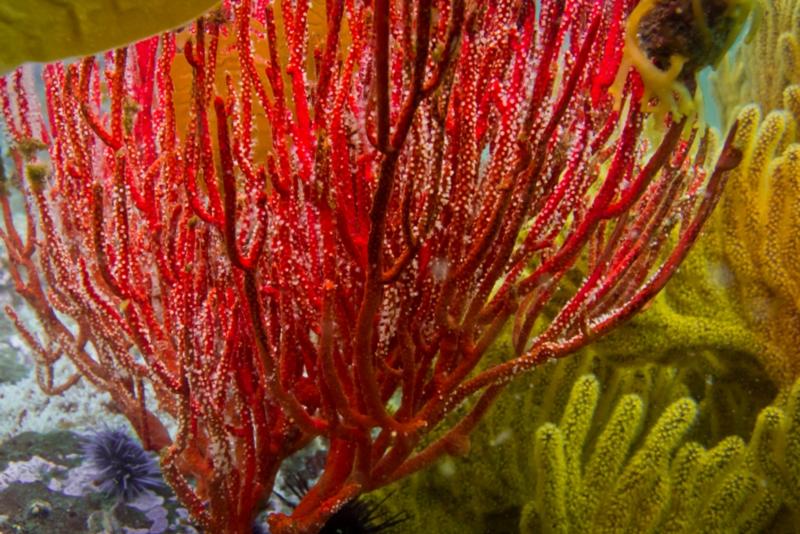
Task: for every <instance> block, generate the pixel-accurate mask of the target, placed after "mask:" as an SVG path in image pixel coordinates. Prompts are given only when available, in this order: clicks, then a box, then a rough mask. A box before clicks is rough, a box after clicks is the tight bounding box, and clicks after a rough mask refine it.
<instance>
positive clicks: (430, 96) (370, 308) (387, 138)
mask: <svg viewBox="0 0 800 534" xmlns="http://www.w3.org/2000/svg"><path fill="white" fill-rule="evenodd" d="M537 4H540V5H541V7H540V9H539V10H537ZM632 4H633V2H632V1H631V0H606V1H597V0H567V1H563V0H543V1H542V2H540V3H537V2H533V1H523V2H516V1H514V2H512V1H498V2H464V1H463V0H455V1H449V0H435V1H434V0H416V1H414V2H389V1H388V0H375V2H373V3H364V2H354V1H352V0H347V1H344V0H330V1H328V2H326V3H325V5H326V8H327V9H323V8H322V7H320V6H318V5H317V4H316V3H313V4H311V5H310V4H309V2H294V3H293V2H289V1H283V2H281V3H280V10H276V8H275V6H273V4H272V3H271V2H265V1H263V0H229V1H228V2H226V3H225V5H224V6H223V7H222V8H221V10H220V11H219V12H217V13H213V14H211V15H208V16H206V17H203V18H202V19H199V20H198V21H196V22H195V23H194V24H193V25H192V27H191V30H190V31H189V30H187V31H184V32H182V33H167V34H165V35H162V36H159V37H153V38H151V39H147V40H145V41H143V42H140V43H137V44H133V45H130V46H128V47H125V48H120V49H117V50H114V51H112V52H109V53H107V54H105V55H103V56H102V57H98V58H85V59H82V60H80V61H77V62H74V63H68V64H53V65H48V66H46V67H44V73H43V78H44V86H45V98H44V105H43V108H44V112H42V111H40V106H39V104H38V102H37V99H36V98H35V97H34V92H33V90H32V89H31V88H30V87H29V86H28V85H26V82H25V77H26V76H27V74H25V73H24V72H23V71H22V70H20V71H18V72H17V73H14V74H12V75H10V76H9V78H8V79H4V80H2V82H0V98H2V102H0V103H1V104H2V111H3V115H4V118H5V127H6V130H7V132H8V134H9V137H10V139H11V140H12V145H13V146H12V151H11V157H12V160H13V163H14V166H15V168H16V173H17V175H19V176H25V175H26V174H27V176H29V178H30V179H29V181H28V183H23V182H22V181H19V186H20V188H21V191H22V193H23V197H24V200H25V203H26V210H27V211H26V213H27V216H28V223H29V226H28V230H27V232H25V235H21V234H20V232H19V231H18V229H17V228H15V227H14V225H13V221H12V214H11V205H10V200H9V195H8V194H6V187H5V186H4V188H3V192H4V194H3V195H0V206H2V209H3V214H4V221H5V230H4V231H3V232H2V234H0V236H1V237H2V239H3V240H4V242H5V245H6V247H7V250H8V255H9V260H10V266H9V269H10V272H11V275H12V277H13V279H14V282H15V285H16V289H17V291H18V292H19V294H20V295H21V296H22V297H23V298H24V299H25V300H26V301H27V303H28V304H29V305H30V307H31V308H32V309H33V310H34V311H35V312H36V315H37V316H38V318H39V320H40V321H41V323H42V326H43V328H44V330H43V332H42V334H41V335H42V336H44V340H43V341H40V340H38V339H37V336H35V335H34V334H33V333H31V332H29V331H28V330H27V329H26V328H25V326H24V325H23V324H22V323H21V322H20V321H18V320H17V321H16V322H17V325H18V327H19V328H20V329H21V331H22V332H23V335H24V337H25V338H26V340H27V341H28V342H29V344H30V345H31V346H32V347H33V349H34V351H35V352H36V355H37V365H38V366H39V373H38V376H39V377H40V384H41V385H42V387H43V388H44V389H45V391H48V392H50V393H58V392H60V391H62V390H63V389H66V388H67V387H69V386H70V385H72V384H74V383H75V381H77V380H78V379H79V377H81V378H83V379H85V380H87V381H88V382H90V383H91V384H92V385H93V386H95V387H97V388H99V389H101V390H103V391H106V392H108V393H109V394H110V395H111V397H112V399H113V400H114V402H115V403H116V405H117V406H118V408H119V410H121V411H122V413H124V414H125V415H126V416H127V417H128V419H129V420H130V421H131V423H132V425H133V426H134V428H135V429H136V431H137V432H138V434H139V436H140V437H141V439H142V442H143V444H144V445H145V446H146V447H147V448H149V449H153V450H160V451H161V461H162V467H163V473H164V476H165V478H166V479H167V480H168V481H169V483H170V484H171V485H172V486H173V488H174V489H175V490H176V492H177V494H178V496H179V497H180V499H181V500H182V501H183V503H184V504H185V505H186V507H187V508H188V509H189V510H190V511H191V514H192V516H193V518H194V519H195V520H196V521H197V522H198V523H199V524H200V525H202V526H203V527H205V528H206V529H207V531H209V532H220V533H221V532H226V533H243V532H249V529H250V528H251V521H252V519H253V517H254V516H255V514H256V513H257V512H258V511H259V507H260V506H262V505H263V502H264V500H265V498H267V497H268V496H269V494H270V491H271V488H272V485H273V482H274V480H275V476H276V473H277V471H278V469H279V468H280V466H281V463H282V461H283V460H284V459H285V458H287V457H288V456H289V455H291V454H293V453H294V452H295V451H297V450H299V449H300V448H302V447H303V446H305V445H306V444H308V443H309V442H310V441H311V440H312V439H314V438H315V437H318V436H322V437H323V438H324V439H325V440H327V443H328V446H329V451H330V452H329V454H328V458H327V463H326V466H325V470H324V473H323V475H322V477H321V478H320V480H319V482H318V483H317V484H316V485H315V486H314V487H313V488H311V489H310V491H309V492H308V493H307V494H306V495H305V497H304V498H303V500H302V502H300V503H299V505H298V506H297V508H296V509H295V510H294V512H293V514H292V515H291V516H278V515H275V516H273V517H272V519H271V526H272V531H273V532H276V533H278V532H284V533H288V532H293V533H301V532H315V531H316V530H317V529H319V528H320V526H321V525H323V524H324V523H325V521H326V518H327V516H328V515H330V514H331V513H333V511H335V510H336V509H338V508H340V507H341V506H342V504H343V503H345V502H347V501H349V500H351V499H353V498H355V497H356V496H357V495H359V494H360V493H362V492H365V491H369V490H372V489H375V488H378V487H381V486H384V485H387V484H389V483H391V482H393V481H395V480H397V479H399V478H401V477H404V476H406V475H408V474H410V473H413V472H414V471H416V470H419V469H421V468H424V467H425V466H428V465H430V464H431V462H433V461H434V460H436V459H437V458H438V457H440V456H441V455H442V454H465V453H466V452H467V451H468V449H469V440H468V435H469V433H470V431H471V430H472V429H473V428H474V427H475V425H476V424H477V423H478V422H479V420H480V419H481V417H482V416H483V415H484V413H485V412H486V410H487V409H488V408H489V407H490V406H491V404H492V401H493V400H494V399H495V397H496V396H497V395H498V394H499V393H500V392H501V391H502V390H503V388H504V386H505V385H506V384H508V382H510V381H511V380H512V379H514V378H516V377H518V376H520V375H522V374H523V373H524V372H525V371H527V370H530V369H532V368H534V367H535V366H536V365H538V364H540V363H541V362H544V361H546V360H549V359H552V358H560V357H563V356H566V355H568V354H570V353H572V352H574V351H576V350H577V349H579V348H580V347H582V346H584V345H586V344H587V343H588V342H589V341H591V340H592V339H594V338H596V337H597V336H600V335H602V334H604V333H605V332H607V331H609V330H610V329H612V328H613V327H615V326H616V325H618V324H619V323H621V322H622V321H624V320H625V319H627V318H628V317H630V316H631V315H632V314H634V313H635V312H636V311H638V310H639V309H640V308H641V307H642V306H644V305H645V304H646V303H647V302H648V300H649V299H650V298H652V297H653V295H655V293H656V292H657V291H658V290H659V289H660V288H661V287H662V286H663V285H664V284H665V283H666V281H667V279H668V278H669V276H670V275H671V274H672V273H673V272H674V271H675V269H676V268H677V266H678V264H679V263H680V261H681V259H682V258H683V257H684V256H685V254H686V252H687V250H688V248H689V247H690V246H691V244H692V243H693V242H694V240H695V239H696V237H697V235H698V232H699V230H700V228H701V226H702V224H703V222H704V220H705V219H706V217H707V216H708V214H709V212H710V210H711V209H712V208H713V206H714V204H715V203H716V201H717V199H718V197H719V194H720V192H721V189H722V187H723V184H724V181H725V171H726V170H727V169H729V168H730V167H731V166H732V165H735V164H736V157H735V151H734V150H733V149H732V148H731V146H730V140H731V139H732V137H730V136H729V140H728V142H727V143H726V144H725V146H724V148H723V152H722V154H723V155H722V157H721V159H720V162H721V164H717V166H716V167H713V166H711V167H710V168H709V169H708V171H707V170H706V161H705V160H706V158H707V154H706V153H707V136H704V135H698V132H697V128H698V127H697V126H696V125H694V124H692V122H693V120H694V119H691V118H682V119H680V120H677V119H676V120H671V119H669V118H667V119H666V124H664V125H663V128H664V135H663V137H662V138H661V139H658V140H656V141H655V144H654V146H652V147H651V146H650V143H649V142H648V141H647V139H646V138H645V137H644V135H643V124H644V122H645V120H646V119H647V112H645V111H643V110H642V107H641V106H640V105H639V98H640V95H641V94H642V83H641V80H640V78H639V76H638V75H637V74H636V73H635V72H632V73H629V74H628V77H627V83H625V85H624V94H623V95H622V96H623V98H622V103H623V105H622V106H621V108H619V111H616V110H615V102H614V101H613V99H611V98H610V97H609V96H608V94H607V92H606V89H607V88H608V87H609V86H610V85H611V83H612V82H613V80H614V79H615V77H616V71H617V69H618V67H619V64H620V61H621V58H622V46H623V43H622V41H623V33H624V31H623V30H622V26H621V25H622V24H624V19H625V17H626V14H627V13H629V12H630V11H631V9H632V7H633V6H632ZM309 9H312V10H313V11H309ZM320 17H323V18H324V20H325V21H326V24H325V25H324V27H325V30H324V31H323V32H322V34H320V33H319V32H316V33H313V32H311V31H310V30H309V26H310V24H309V21H310V20H316V19H318V18H320ZM44 148H46V151H47V154H45V152H44V150H43V149H44ZM48 164H49V167H48V166H47V165H48ZM26 169H27V173H26ZM579 272H580V273H582V274H581V275H580V276H577V273H579ZM9 313H10V314H12V316H13V317H14V318H15V320H16V315H14V312H13V311H12V310H9ZM506 340H508V341H509V342H508V343H505V341H506ZM492 347H495V348H498V349H499V348H501V347H506V349H507V350H506V351H505V353H504V354H502V356H503V358H502V360H500V361H497V359H496V358H495V359H493V360H492V362H487V359H486V358H484V356H485V355H486V354H487V352H488V351H489V349H490V348H492ZM493 352H495V353H498V352H502V351H500V350H493ZM62 358H66V359H68V360H69V361H70V362H71V364H72V365H73V366H74V368H75V375H74V376H73V377H72V378H71V379H70V380H68V381H67V382H66V383H64V384H55V383H54V380H53V370H52V369H53V365H54V364H55V363H56V361H58V360H59V359H62ZM156 406H157V407H158V410H156ZM163 413H168V414H170V415H172V416H173V417H175V418H176V419H177V421H178V430H177V433H176V434H175V435H170V434H169V432H167V430H166V428H165V426H164V424H162V422H161V421H160V418H161V415H160V414H163ZM445 422H446V423H445ZM432 433H433V435H434V436H435V438H431V435H432Z"/></svg>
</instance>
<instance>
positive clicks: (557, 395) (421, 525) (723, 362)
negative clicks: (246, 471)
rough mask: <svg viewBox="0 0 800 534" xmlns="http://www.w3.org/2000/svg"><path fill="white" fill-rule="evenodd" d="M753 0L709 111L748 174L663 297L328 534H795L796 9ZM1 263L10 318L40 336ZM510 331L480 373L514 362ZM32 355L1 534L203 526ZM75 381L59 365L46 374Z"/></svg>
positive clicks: (10, 428)
mask: <svg viewBox="0 0 800 534" xmlns="http://www.w3.org/2000/svg"><path fill="white" fill-rule="evenodd" d="M195 4H198V3H195ZM754 4H755V5H754V7H753V11H752V13H751V14H750V18H749V19H748V22H747V24H746V25H745V28H744V30H743V32H742V35H741V36H740V38H739V39H738V41H737V42H736V44H735V45H734V46H733V47H732V48H731V50H730V51H729V52H728V54H727V55H726V56H725V57H723V58H722V59H721V61H720V62H719V64H718V65H717V66H716V68H715V69H714V70H713V72H711V71H710V69H709V70H706V71H703V72H702V73H701V75H700V76H701V83H700V86H701V92H702V98H703V99H704V101H705V107H704V108H703V111H702V114H703V115H704V117H705V120H706V121H707V122H708V123H709V124H711V125H712V126H714V127H715V128H716V129H717V130H718V135H719V136H721V135H722V134H720V133H719V132H725V131H727V129H728V128H729V127H730V126H731V125H732V124H733V123H734V121H737V120H738V131H737V139H738V140H739V141H740V148H741V150H742V160H741V163H740V164H739V165H738V166H737V167H735V168H734V169H733V170H732V171H731V172H730V176H729V178H728V183H727V186H726V189H725V191H724V193H723V194H722V197H721V200H720V202H719V205H718V206H717V208H716V210H715V211H714V213H713V214H712V215H711V217H710V219H709V220H708V221H707V223H706V225H705V227H704V230H703V233H702V235H701V237H700V238H699V239H698V241H697V243H696V244H695V245H694V248H693V249H692V250H691V252H690V253H689V255H688V257H687V258H686V259H685V260H684V261H683V263H682V264H681V266H680V268H679V269H678V270H677V271H676V273H675V275H674V276H673V277H672V279H671V280H670V281H669V283H668V284H667V286H666V287H665V289H664V290H663V291H661V292H660V293H659V294H658V295H657V296H656V297H655V298H654V299H653V300H652V302H651V303H650V304H649V305H648V306H647V307H646V309H645V310H643V311H642V312H641V313H639V314H638V315H637V316H635V317H634V318H633V319H632V320H630V321H629V322H627V323H626V324H624V325H622V326H620V327H619V328H617V329H616V330H614V331H613V332H611V333H610V334H608V335H606V336H604V337H602V338H600V339H598V340H595V341H593V342H592V343H591V344H590V345H588V346H587V347H586V348H583V349H581V350H580V351H579V352H578V353H577V354H575V355H571V356H568V357H566V358H562V359H557V360H556V359H553V360H552V361H547V362H545V363H543V364H541V365H538V366H537V367H536V368H535V369H533V370H532V371H530V372H529V373H528V374H526V375H524V376H522V377H521V378H519V379H517V380H516V381H514V382H513V383H512V384H511V385H510V386H509V387H508V388H507V389H506V391H505V392H504V393H503V394H502V395H500V396H499V398H498V400H497V401H496V403H495V405H494V406H493V407H492V408H491V410H490V411H489V412H488V414H487V415H486V416H485V417H484V419H483V421H482V422H481V423H480V424H479V425H478V426H477V427H476V429H475V430H474V431H473V433H472V434H471V437H470V440H469V447H468V451H455V453H454V454H452V455H446V456H443V457H442V458H441V459H439V460H437V461H436V462H434V463H433V464H432V465H431V466H429V467H428V468H427V469H425V470H423V471H420V472H418V473H415V474H413V475H411V476H409V477H407V478H405V479H403V480H400V481H399V482H396V483H394V484H392V485H389V486H388V487H386V488H381V489H378V490H377V491H375V492H372V493H370V494H367V495H366V496H365V497H360V498H359V502H357V504H355V505H353V506H351V507H350V508H349V509H346V512H345V513H342V514H341V516H340V519H341V518H343V517H344V519H342V520H343V521H345V524H344V526H341V527H336V526H334V525H333V523H331V526H330V527H329V530H323V531H322V532H341V533H348V532H379V531H384V530H385V531H387V532H409V533H411V532H431V533H444V534H449V533H453V534H456V533H458V534H472V533H474V534H514V533H531V534H532V533H538V532H563V533H570V532H655V533H660V532H682V533H695V532H708V533H715V532H777V533H781V532H786V533H790V532H800V380H798V378H800V359H798V357H797V351H798V346H800V266H798V260H797V258H798V257H800V255H799V254H800V232H798V229H800V139H798V136H800V132H799V131H798V127H799V126H800V2H798V1H796V0H757V1H755V2H754ZM32 5H34V4H32ZM207 7H208V6H199V5H198V6H194V5H193V6H191V7H187V8H186V10H187V11H179V8H177V7H176V9H175V11H176V13H175V15H174V16H175V17H176V18H175V19H173V20H170V21H168V20H165V21H164V22H163V24H164V26H163V27H148V26H147V22H148V21H147V20H144V21H143V22H141V24H139V25H140V26H141V29H138V27H137V24H131V25H130V26H131V31H132V32H133V33H131V34H130V35H123V36H121V37H119V38H120V39H122V41H120V42H112V41H103V40H102V39H98V42H97V43H94V44H93V46H96V47H98V48H94V49H93V48H91V46H90V45H89V44H87V45H86V46H87V47H88V48H84V47H77V48H75V49H74V50H67V51H65V52H63V53H62V57H63V55H68V56H71V55H78V54H86V53H90V52H93V51H94V50H97V49H103V48H107V47H109V46H115V45H121V44H123V43H125V42H128V41H132V40H135V39H138V38H140V37H143V36H146V35H149V34H151V33H153V32H154V31H158V30H161V29H164V28H167V27H172V26H174V25H175V24H176V23H178V22H180V21H185V20H186V19H190V18H191V17H193V16H195V15H196V14H197V13H194V12H191V9H195V8H197V9H199V11H200V12H202V11H204V10H205V9H206V8H207ZM32 9H33V8H32ZM2 13H3V12H2V8H0V15H1V14H2ZM0 18H1V17H0ZM96 23H97V24H98V26H99V27H102V26H104V25H105V26H106V27H108V25H109V24H112V22H109V21H107V20H105V19H102V18H101V19H98V20H97V21H96ZM136 30H138V31H136ZM32 31H33V30H32ZM43 31H44V30H35V32H37V33H42V32H43ZM100 34H102V32H98V35H100ZM2 35H3V34H2V33H0V36H2ZM115 37H116V36H115ZM8 38H9V39H11V38H14V39H16V38H17V37H8ZM40 48H41V47H40ZM54 53H56V54H58V52H54ZM57 57H58V56H56V55H53V56H49V55H47V53H45V52H43V55H37V54H28V55H27V56H25V55H23V56H20V57H13V56H9V57H7V58H4V61H7V63H5V64H4V63H2V62H0V67H3V66H5V67H8V68H11V67H12V66H15V65H16V64H17V63H19V62H21V61H23V60H29V59H35V60H41V61H45V60H53V59H56V58H57ZM39 90H40V91H41V90H42V89H41V88H39ZM653 135H658V133H654V134H653ZM717 143H718V144H719V143H720V141H717ZM5 151H6V149H5V148H4V152H5ZM21 211H22V210H21V209H20V207H17V213H16V214H15V215H20V216H21V214H20V212H21ZM22 220H23V218H20V222H19V225H20V226H21V227H22V226H24V224H23V223H22ZM0 258H1V259H0V262H5V263H0V305H2V306H3V307H5V305H10V306H12V307H13V308H14V309H15V310H17V313H18V314H19V316H20V318H21V319H20V320H21V321H23V322H24V323H27V324H33V317H32V315H31V314H30V312H28V311H26V309H27V308H26V307H25V305H24V304H23V302H22V301H21V299H20V298H19V297H18V296H17V295H16V294H15V292H14V290H13V281H12V279H11V276H10V274H9V272H8V259H7V256H6V254H5V253H3V254H0ZM584 267H585V266H584ZM584 267H582V266H581V265H580V264H578V265H576V266H575V267H573V268H572V269H571V270H570V271H569V272H568V274H567V275H566V276H565V279H564V280H563V281H562V284H563V285H564V287H563V291H564V296H563V297H561V298H560V300H559V295H556V297H555V299H554V301H553V302H552V303H550V304H549V306H550V309H546V310H545V312H544V313H545V315H548V316H550V317H553V316H555V315H556V314H557V313H558V311H559V306H560V305H561V304H562V303H563V302H562V301H563V300H564V299H566V296H567V295H569V294H570V290H571V288H572V289H575V288H577V287H579V286H580V284H581V280H582V279H583V278H584V276H585V275H586V273H585V272H584V271H582V268H584ZM26 314H27V315H26ZM506 330H507V331H506V332H504V333H502V334H500V337H499V339H498V341H496V342H495V343H493V345H492V346H491V348H490V349H489V350H488V353H487V355H486V356H485V358H484V361H482V362H481V364H480V365H481V366H485V367H487V368H488V367H489V366H491V365H493V364H496V363H498V362H502V361H504V360H505V359H506V355H507V354H510V353H513V352H514V346H513V340H512V333H511V332H510V327H509V326H507V327H506ZM32 362H33V356H32V355H31V353H30V350H29V349H28V347H27V346H26V344H25V341H24V339H22V336H20V334H19V333H18V332H17V330H16V329H15V328H14V325H13V323H12V322H11V321H10V320H8V319H7V318H6V317H5V316H2V317H0V533H3V534H5V533H6V532H8V533H23V532H25V533H59V532H65V533H66V532H143V533H144V532H152V533H157V532H195V531H202V529H199V528H197V530H196V529H195V526H194V525H193V524H192V520H191V519H190V518H189V513H188V512H187V510H186V509H185V508H184V507H183V506H182V505H181V504H179V502H178V500H177V499H176V497H175V495H174V494H173V493H172V491H171V490H170V489H169V486H168V485H166V484H165V483H164V482H163V481H162V480H161V476H160V474H159V473H158V471H157V456H156V455H152V454H151V453H148V452H145V451H144V450H142V449H141V446H140V445H139V444H138V443H137V440H136V438H134V437H133V436H134V435H135V434H134V433H133V432H132V431H130V429H129V427H128V423H127V420H126V419H125V417H123V416H122V415H121V414H120V413H118V410H116V409H115V407H114V404H113V403H112V402H111V401H110V399H109V398H108V396H107V395H104V394H102V393H99V392H97V391H96V390H95V389H93V388H92V387H90V386H87V385H86V384H85V383H84V382H79V383H78V384H76V385H75V386H74V387H71V388H69V389H68V390H67V391H66V392H64V393H63V394H59V395H55V396H47V395H45V394H43V393H42V392H41V391H40V387H39V384H38V383H37V382H41V381H42V377H41V376H39V375H38V373H37V371H36V370H35V369H34V366H33V363H32ZM70 375H71V372H70V369H69V368H57V371H56V380H55V381H56V382H62V381H63V380H64V379H68V377H69V376H70ZM464 410H466V408H463V409H462V410H456V411H455V412H454V413H453V414H451V415H450V416H448V417H449V418H450V419H452V421H457V420H458V419H459V418H460V417H463V416H464V414H465V412H464ZM166 419H167V420H168V421H169V425H171V427H170V428H171V429H174V427H175V426H177V424H178V423H177V422H176V421H174V420H170V418H169V417H167V418H166ZM437 437H439V434H437V433H436V432H434V433H432V434H431V435H430V436H427V437H426V438H425V439H426V440H428V441H427V443H430V442H433V441H434V440H435V439H436V438H437ZM424 444H425V443H423V445H424ZM325 450H326V444H325V442H324V440H321V439H318V440H315V441H314V442H312V443H311V444H309V445H307V446H306V447H305V448H304V449H303V450H302V451H301V452H300V453H297V454H296V455H295V456H293V457H291V458H290V459H289V461H287V462H286V463H285V464H284V465H283V466H282V468H281V471H280V473H279V475H278V480H277V482H276V490H275V493H274V495H273V496H272V497H271V498H270V500H269V502H268V503H266V504H265V507H264V510H265V511H281V512H289V511H291V509H292V508H293V507H294V506H295V505H296V504H297V501H298V500H299V499H300V497H301V496H302V494H303V493H304V491H306V490H307V489H308V487H309V486H310V485H313V482H314V481H315V480H316V479H317V477H318V476H319V474H320V472H321V469H322V465H323V464H324V456H325ZM121 457H122V458H125V460H124V461H122V462H121V463H120V461H119V458H121ZM131 484H132V486H133V489H130V487H131ZM347 514H351V515H352V518H348V517H346V516H347ZM347 521H349V522H350V523H347ZM353 524H356V525H360V526H357V527H353V526H352V525H353ZM254 528H255V527H254ZM348 528H350V529H353V530H348ZM355 528H361V530H357V529H355ZM254 532H255V530H254Z"/></svg>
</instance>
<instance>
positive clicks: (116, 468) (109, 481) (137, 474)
mask: <svg viewBox="0 0 800 534" xmlns="http://www.w3.org/2000/svg"><path fill="white" fill-rule="evenodd" d="M83 454H84V458H85V459H86V460H87V461H88V462H89V463H90V464H91V465H92V466H93V467H94V469H95V470H96V472H97V478H96V480H95V483H96V484H97V486H98V487H99V489H100V490H101V491H104V492H105V493H106V494H107V495H109V496H111V497H115V498H117V499H120V500H123V501H130V500H132V499H134V498H136V497H137V496H138V495H140V494H141V493H143V492H145V491H147V490H149V489H157V488H159V487H161V486H163V485H164V483H163V481H162V479H161V473H160V471H159V469H158V466H157V465H156V463H155V462H154V461H153V459H152V458H151V457H150V455H148V454H147V452H145V450H144V449H143V448H142V446H141V445H140V444H139V443H138V442H137V441H136V440H135V439H134V438H133V437H131V436H130V434H128V433H127V432H126V431H124V430H122V429H105V430H99V431H97V432H94V433H92V434H89V435H87V436H85V437H84V439H83Z"/></svg>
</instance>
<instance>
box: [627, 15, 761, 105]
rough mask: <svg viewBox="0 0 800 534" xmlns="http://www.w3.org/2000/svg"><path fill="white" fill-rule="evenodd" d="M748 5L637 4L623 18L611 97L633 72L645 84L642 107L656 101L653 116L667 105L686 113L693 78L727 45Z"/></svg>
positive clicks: (720, 54) (744, 16) (737, 30)
mask: <svg viewBox="0 0 800 534" xmlns="http://www.w3.org/2000/svg"><path fill="white" fill-rule="evenodd" d="M751 4H752V0H642V1H641V2H640V3H639V5H638V6H636V8H635V9H634V10H633V12H632V13H631V15H630V17H629V18H628V21H627V24H626V30H625V51H624V57H623V62H622V67H621V68H620V71H619V76H618V78H617V80H616V82H615V84H614V87H613V88H612V93H614V94H621V91H622V87H621V85H622V84H623V83H624V75H625V74H626V73H627V71H628V68H629V67H630V66H633V67H636V70H638V71H639V74H640V75H641V77H642V80H643V82H644V85H645V95H644V99H643V102H645V103H648V102H649V101H650V100H651V99H652V98H653V97H655V98H657V99H658V104H657V106H656V108H655V110H656V111H657V112H661V113H666V112H667V111H669V110H670V109H671V108H672V107H673V104H674V105H675V106H676V107H677V111H678V112H679V113H680V114H682V115H686V114H688V113H689V112H690V111H692V97H691V94H692V93H694V90H695V88H696V81H695V74H696V73H697V72H698V71H699V70H700V69H702V68H703V67H706V66H709V65H715V64H716V63H717V62H718V61H719V59H720V58H721V57H722V56H723V55H724V53H725V52H726V51H727V50H728V48H729V47H730V46H731V44H733V42H734V41H735V39H736V36H737V35H738V34H739V30H740V29H741V28H742V25H743V24H744V21H745V19H746V18H747V16H748V14H749V13H750V8H751Z"/></svg>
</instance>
